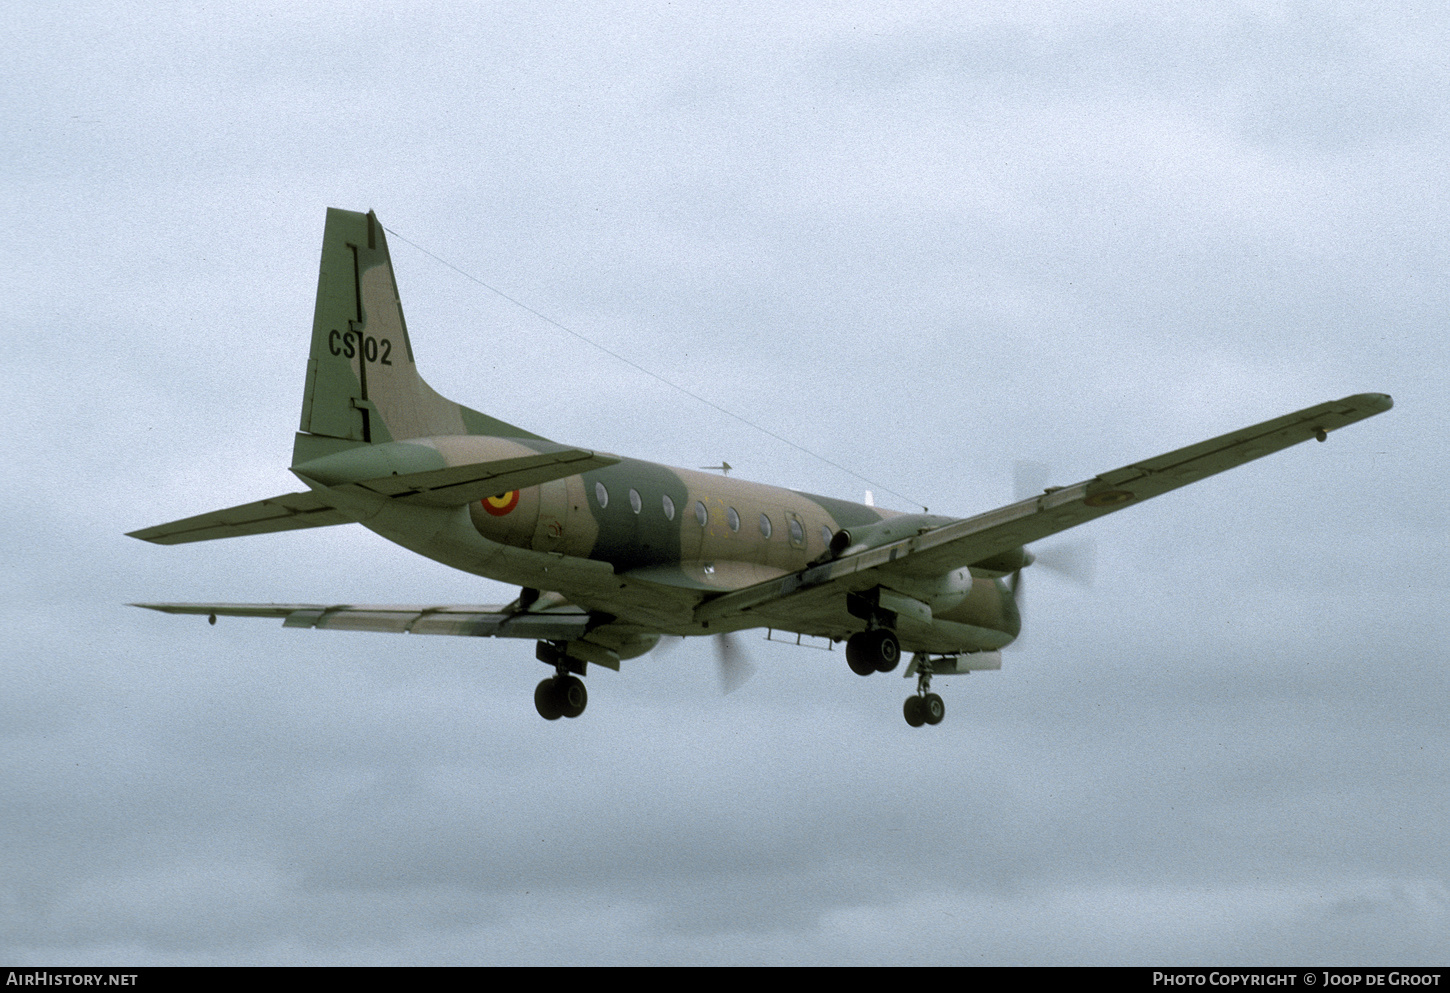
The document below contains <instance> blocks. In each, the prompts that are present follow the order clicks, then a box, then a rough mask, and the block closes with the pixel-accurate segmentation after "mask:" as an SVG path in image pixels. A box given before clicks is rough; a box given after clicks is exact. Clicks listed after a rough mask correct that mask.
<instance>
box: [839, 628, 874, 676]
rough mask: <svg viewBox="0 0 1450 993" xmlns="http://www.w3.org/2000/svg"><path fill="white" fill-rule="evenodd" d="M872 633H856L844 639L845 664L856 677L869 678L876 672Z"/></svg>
mask: <svg viewBox="0 0 1450 993" xmlns="http://www.w3.org/2000/svg"><path fill="white" fill-rule="evenodd" d="M875 633H876V632H874V631H857V632H856V633H855V634H853V635H851V637H849V638H847V639H846V664H847V665H849V666H850V667H851V671H852V672H854V673H855V674H856V675H858V676H869V675H871V674H872V673H873V672H875V671H876V652H875V648H876V645H875V642H874V641H873V639H872V637H871V636H872V635H873V634H875Z"/></svg>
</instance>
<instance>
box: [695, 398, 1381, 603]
mask: <svg viewBox="0 0 1450 993" xmlns="http://www.w3.org/2000/svg"><path fill="white" fill-rule="evenodd" d="M1392 406H1393V401H1391V399H1390V398H1389V397H1388V396H1386V395H1384V394H1382V393H1361V394H1358V395H1355V396H1349V397H1345V398H1344V399H1343V400H1334V401H1331V402H1329V403H1322V404H1319V405H1318V406H1315V407H1308V408H1306V409H1304V410H1301V411H1299V412H1297V413H1294V414H1288V415H1286V416H1284V417H1277V418H1274V419H1273V420H1271V421H1264V422H1263V423H1262V424H1255V425H1254V426H1253V427H1248V428H1243V429H1242V430H1239V431H1233V432H1230V433H1229V434H1225V435H1220V436H1219V437H1217V438H1211V439H1209V440H1208V441H1203V442H1199V443H1198V444H1196V445H1189V446H1188V447H1187V448H1180V449H1178V450H1177V451H1173V452H1169V453H1168V454H1166V455H1160V456H1158V457H1157V458H1152V459H1148V460H1146V461H1143V462H1135V463H1133V464H1132V465H1127V466H1124V467H1123V468H1121V469H1114V470H1113V471H1111V472H1105V473H1103V474H1101V475H1099V476H1094V477H1093V478H1092V479H1089V480H1086V481H1084V482H1081V483H1078V484H1076V485H1074V486H1066V487H1060V488H1053V489H1050V490H1048V491H1046V492H1044V493H1043V494H1042V495H1040V496H1036V497H1033V498H1032V499H1030V500H1022V501H1020V502H1018V503H1013V504H1008V505H1007V506H1005V507H1001V508H999V509H997V510H993V511H989V512H987V513H985V514H979V515H977V516H976V517H969V518H967V519H966V520H961V521H954V522H952V523H951V524H947V525H945V526H943V527H939V528H934V529H931V530H928V531H924V532H922V533H920V534H917V535H913V536H912V537H909V538H904V539H901V540H898V541H893V542H891V543H889V544H885V545H881V546H879V547H876V548H868V549H865V550H863V551H861V552H857V553H855V554H849V555H844V556H842V557H841V558H838V559H835V560H834V561H829V562H823V563H821V564H818V565H815V566H811V567H808V568H806V569H803V570H801V571H800V572H796V573H792V574H790V575H788V576H783V577H781V578H780V579H773V580H770V581H768V582H764V583H757V584H756V585H754V586H749V587H746V588H744V589H741V590H735V591H733V592H731V593H726V594H723V595H721V596H718V597H716V598H714V599H712V600H709V601H706V602H705V603H703V604H701V605H700V606H699V607H698V608H696V610H695V619H696V620H697V621H712V620H716V619H723V618H727V617H732V616H737V615H740V614H745V613H754V614H757V615H759V616H760V618H761V623H766V622H767V621H768V620H769V619H770V617H771V615H775V616H788V614H789V611H790V610H791V609H792V608H793V607H794V603H793V601H794V600H795V599H797V598H804V601H805V602H809V601H810V600H815V599H817V598H818V597H819V596H820V595H821V594H822V593H826V592H827V591H829V592H841V593H844V592H849V591H851V590H860V589H866V588H868V587H870V586H874V585H876V584H878V583H881V582H883V581H884V580H886V579H888V578H889V576H890V575H891V574H892V573H893V572H909V573H916V574H921V573H930V572H942V573H944V572H948V571H950V570H952V569H957V568H961V567H962V566H966V565H971V564H972V563H974V562H982V561H984V560H986V559H989V558H991V557H992V556H995V555H1000V554H1002V553H1003V552H1007V551H1010V550H1012V549H1014V548H1018V547H1020V546H1022V545H1025V544H1027V543H1029V542H1033V541H1037V540H1039V539H1041V538H1045V537H1047V536H1048V535H1050V534H1055V533H1056V532H1058V531H1063V530H1066V529H1067V528H1071V527H1076V526H1077V525H1079V524H1083V523H1086V522H1087V521H1091V520H1094V519H1095V518H1098V517H1102V516H1104V515H1106V514H1111V513H1113V512H1114V511H1117V510H1121V509H1122V508H1124V507H1127V506H1129V505H1131V504H1134V503H1139V502H1141V501H1143V500H1147V499H1149V498H1151V497H1155V496H1157V495H1159V494H1160V493H1167V492H1168V491H1169V490H1175V489H1177V488H1178V487H1180V486H1187V485H1188V484H1189V483H1195V482H1197V481H1199V480H1200V479H1206V478H1208V477H1209V476H1212V475H1215V474H1217V473H1220V472H1223V471H1224V470H1226V469H1232V468H1233V467H1234V466H1239V465H1243V464H1244V463H1245V462H1252V461H1253V460H1254V459H1258V458H1262V457H1263V456H1265V455H1269V454H1272V453H1273V452H1277V451H1280V450H1281V449H1284V448H1288V447H1289V446H1290V445H1297V444H1299V443H1300V442H1303V441H1308V440H1309V439H1310V438H1318V439H1319V440H1320V441H1323V440H1324V438H1325V436H1326V435H1327V434H1328V432H1330V431H1334V430H1337V429H1339V428H1342V427H1344V426H1345V425H1347V424H1353V423H1354V422H1355V421H1360V420H1363V419H1365V418H1366V417H1373V416H1374V415H1375V414H1379V413H1383V412H1384V411H1386V410H1389V409H1390V407H1392ZM787 603H792V607H786V606H785V605H786V604H787ZM802 605H804V603H803V604H802ZM782 610H785V611H786V613H785V614H782ZM782 626H784V625H782Z"/></svg>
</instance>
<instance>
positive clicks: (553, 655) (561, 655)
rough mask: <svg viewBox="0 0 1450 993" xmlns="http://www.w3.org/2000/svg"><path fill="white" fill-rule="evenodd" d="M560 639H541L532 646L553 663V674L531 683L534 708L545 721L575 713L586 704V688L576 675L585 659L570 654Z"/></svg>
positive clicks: (546, 661)
mask: <svg viewBox="0 0 1450 993" xmlns="http://www.w3.org/2000/svg"><path fill="white" fill-rule="evenodd" d="M564 648H565V646H564V645H563V644H562V643H559V642H547V641H541V642H539V643H538V645H536V646H535V648H534V655H535V657H536V658H538V660H539V661H540V662H543V663H546V664H548V665H552V666H553V667H554V675H552V676H550V677H549V678H548V679H545V680H544V681H542V682H541V683H539V685H538V686H536V687H534V709H536V710H537V711H538V712H539V716H540V717H542V718H543V719H544V720H546V721H557V720H558V719H559V718H561V717H578V716H579V715H580V714H582V713H584V708H585V707H587V706H588V705H589V691H588V690H586V689H585V688H584V680H582V679H580V678H579V676H576V675H574V673H576V672H577V673H579V674H580V675H582V674H583V672H584V663H583V662H580V661H579V660H578V659H575V658H571V657H570V656H569V655H568V654H567V653H566V652H565V650H564Z"/></svg>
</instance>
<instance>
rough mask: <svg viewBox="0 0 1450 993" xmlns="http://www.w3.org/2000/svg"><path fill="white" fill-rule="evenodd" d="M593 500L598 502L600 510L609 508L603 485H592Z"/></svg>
mask: <svg viewBox="0 0 1450 993" xmlns="http://www.w3.org/2000/svg"><path fill="white" fill-rule="evenodd" d="M594 499H596V500H598V501H599V509H600V510H603V509H604V508H605V507H608V506H609V491H608V490H606V489H605V488H604V484H603V483H595V484H594Z"/></svg>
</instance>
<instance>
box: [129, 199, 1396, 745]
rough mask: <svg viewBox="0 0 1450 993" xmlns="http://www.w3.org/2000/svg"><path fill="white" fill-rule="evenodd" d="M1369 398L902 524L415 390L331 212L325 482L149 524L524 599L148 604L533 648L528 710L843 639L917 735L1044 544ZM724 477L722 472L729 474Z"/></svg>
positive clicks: (315, 429)
mask: <svg viewBox="0 0 1450 993" xmlns="http://www.w3.org/2000/svg"><path fill="white" fill-rule="evenodd" d="M1391 405H1392V404H1391V400H1390V398H1389V397H1388V396H1385V395H1384V394H1380V393H1362V394H1358V395H1355V396H1349V397H1345V398H1344V399H1342V400H1334V401H1331V402H1329V403H1322V404H1319V405H1318V406H1315V407H1309V408H1307V409H1305V410H1301V411H1299V412H1298V413H1294V414H1289V415H1287V416H1284V417H1278V418H1275V419H1274V420H1270V421H1265V422H1264V423H1262V424H1257V425H1254V426H1253V427H1250V428H1245V429H1243V430H1241V431H1234V432H1232V433H1230V434H1226V435H1222V436H1221V437H1218V438H1213V439H1211V440H1209V441H1205V442H1201V443H1199V444H1197V445H1190V446H1189V447H1187V448H1181V449H1179V450H1177V451H1174V452H1170V453H1168V454H1167V455H1160V456H1158V457H1157V458H1151V459H1147V460H1146V461H1143V462H1136V463H1133V464H1132V465H1127V466H1124V467H1123V468H1121V469H1114V470H1112V471H1111V472H1104V473H1102V474H1100V475H1097V476H1094V477H1093V478H1091V479H1088V480H1085V481H1084V482H1081V483H1077V484H1076V485H1073V486H1063V487H1048V488H1047V489H1045V490H1043V491H1042V492H1040V493H1038V494H1036V495H1034V496H1032V497H1031V498H1029V499H1025V500H1019V501H1018V502H1016V503H1012V504H1009V505H1007V506H1005V507H1001V508H998V509H996V510H992V511H989V512H987V513H984V514H978V515H977V516H975V517H968V518H966V519H963V520H957V519H952V518H948V517H940V516H935V515H931V514H904V513H897V512H894V511H890V510H885V509H880V508H876V507H873V506H864V505H860V504H855V503H850V502H847V501H844V500H837V499H833V498H830V497H822V496H813V495H811V494H808V493H798V492H795V491H793V490H786V489H779V488H777V487H774V486H764V485H761V484H759V483H751V482H746V481H744V480H741V479H736V478H734V477H731V476H728V475H724V474H720V473H715V472H705V471H692V470H688V469H672V468H668V467H666V466H662V465H656V464H654V463H651V462H642V461H639V460H637V459H629V458H622V457H620V456H617V455H610V454H606V453H604V452H596V451H590V450H586V449H582V448H572V447H570V446H568V445H564V444H559V443H557V442H553V441H550V440H548V439H546V438H541V437H539V436H538V435H536V434H531V433H529V432H528V431H525V430H523V429H522V428H517V427H514V426H513V425H511V424H505V423H504V422H503V421H499V420H495V419H494V418H492V417H490V416H488V415H487V414H481V413H479V412H477V411H475V410H471V409H469V408H468V407H464V406H462V405H460V404H457V403H453V402H452V401H450V400H446V399H444V398H443V397H442V396H440V395H439V394H437V393H435V392H434V391H433V390H432V389H431V388H430V387H429V386H428V384H427V383H425V382H424V381H423V379H422V378H421V377H420V376H419V375H418V371H417V367H416V366H415V365H414V361H413V344H412V341H411V339H410V338H409V336H408V329H407V326H406V325H405V324H404V323H403V311H402V308H401V306H400V304H399V302H398V291H397V284H396V282H395V280H394V277H393V267H392V261H391V259H390V257H389V255H388V245H387V240H386V238H385V237H384V233H383V229H382V225H381V224H380V223H379V222H378V220H377V218H376V216H375V215H373V214H372V213H371V212H369V213H367V214H359V213H353V212H350V211H344V210H336V209H330V210H328V212H327V224H326V228H325V230H324V234H323V240H322V268H321V274H320V276H319V278H318V284H317V305H316V310H315V312H314V316H313V324H312V352H311V355H310V356H309V358H308V360H307V372H306V381H305V390H304V393H303V399H302V424H301V430H300V431H299V432H298V433H297V435H296V439H295V443H294V446H293V449H292V467H291V468H292V472H293V473H295V474H296V475H297V477H298V478H299V479H301V480H302V482H304V483H305V484H307V487H308V488H307V490H306V491H304V492H300V493H288V494H284V495H282V496H275V497H271V498H269V499H266V500H259V501H257V502H256V503H249V504H245V505H243V506H240V507H232V508H230V509H228V510H219V511H214V512H212V513H209V514H202V515H200V516H197V517H190V518H187V519H185V520H181V521H175V522H173V523H170V524H162V525H160V526H157V527H152V528H146V529H144V530H141V531H134V532H131V534H132V535H133V536H134V537H137V538H141V539H144V540H146V541H151V542H155V543H157V544H161V545H172V544H180V543H183V542H191V541H208V540H211V539H213V538H229V537H234V536H238V535H253V534H263V533H266V532H271V531H288V530H292V529H295V528H312V527H321V526H324V525H330V524H347V523H354V522H355V523H359V524H362V525H363V526H364V527H366V528H368V529H370V530H372V531H375V532H377V533H378V534H380V535H382V536H383V537H384V538H387V539H389V540H390V541H394V542H396V543H398V544H399V545H402V546H403V547H405V548H408V549H411V550H413V551H415V552H418V553H419V554H421V555H426V556H428V557H429V558H432V559H436V560H437V561H439V562H442V563H444V564H445V565H450V566H453V567H454V568H456V569H462V570H464V571H465V572H471V573H474V574H476V575H479V576H486V577H488V578H490V579H495V580H500V581H502V582H505V583H511V584H516V585H518V586H519V587H520V591H519V596H518V598H517V599H516V600H514V601H513V602H512V603H509V604H506V605H499V606H433V605H426V606H357V605H352V604H344V605H336V606H328V605H323V604H305V603H289V604H235V603H145V604H137V605H136V606H141V607H149V608H151V609H153V610H160V611H165V612H167V613H173V614H200V615H204V616H207V617H208V618H209V619H210V621H211V622H212V623H213V624H214V623H216V619H217V617H218V616H221V615H227V616H237V617H276V618H281V619H282V621H283V625H284V626H285V627H299V628H339V629H343V630H352V631H393V632H410V633H412V634H452V635H464V636H471V637H495V638H522V639H529V640H533V641H535V642H537V645H536V647H535V655H536V657H537V658H538V659H539V660H540V661H543V662H545V663H546V664H548V665H549V666H551V667H552V668H553V669H554V675H552V676H550V677H548V678H546V679H544V680H543V681H542V682H540V683H539V685H538V688H537V690H536V691H535V693H534V705H535V706H536V707H537V708H538V711H539V713H540V714H541V715H542V716H543V717H545V718H546V719H548V720H556V719H558V718H559V717H578V716H579V715H580V714H581V713H582V712H583V711H584V707H585V703H586V702H587V700H588V695H587V693H586V692H585V689H584V683H583V682H582V681H581V680H580V679H579V677H580V676H583V675H584V673H585V671H586V667H587V666H588V664H589V663H593V664H594V665H596V666H603V667H605V668H608V669H615V670H618V668H619V666H620V663H621V661H623V660H626V659H632V658H636V657H638V656H640V655H643V654H644V653H646V652H648V651H649V650H650V649H652V648H654V647H655V645H656V644H657V643H658V642H659V640H660V638H661V637H662V636H665V635H683V636H689V635H717V634H722V633H728V632H732V631H738V630H742V629H746V628H770V629H773V630H774V631H779V632H791V633H793V634H795V635H797V638H796V640H797V641H798V642H799V641H800V638H801V637H803V636H810V637H812V638H819V639H829V641H828V642H826V644H835V643H839V642H841V641H844V642H845V643H846V644H845V648H846V650H845V656H846V662H847V664H848V665H849V666H850V667H851V669H852V671H854V672H856V673H859V674H860V675H863V676H865V675H870V674H872V673H877V672H883V673H884V672H891V671H892V670H893V669H895V668H896V667H897V664H898V662H899V661H900V657H901V654H902V653H903V652H908V653H911V662H910V663H909V665H908V667H907V669H906V675H907V677H908V678H909V677H910V676H913V675H914V676H916V680H917V688H916V692H915V693H914V694H912V695H911V696H910V697H908V699H907V700H906V704H905V706H904V708H903V710H904V713H905V716H906V720H907V723H909V724H911V725H912V726H913V727H920V726H921V725H922V724H937V723H939V722H940V721H941V719H942V716H943V714H944V713H945V707H944V705H943V703H942V700H941V697H940V696H938V695H937V694H935V693H932V692H930V686H931V677H932V676H933V675H943V674H956V673H966V672H971V671H974V670H984V669H1000V668H1001V652H1000V650H1001V649H1002V648H1003V647H1004V646H1006V645H1007V644H1009V643H1010V642H1012V641H1013V640H1014V639H1015V638H1016V637H1017V634H1018V632H1019V630H1020V628H1021V617H1020V615H1019V613H1018V609H1017V603H1016V600H1015V596H1014V592H1015V591H1016V581H1017V577H1018V576H1019V574H1020V571H1021V570H1022V569H1024V568H1026V567H1027V566H1029V565H1031V564H1032V562H1033V555H1032V553H1031V552H1029V551H1028V550H1027V548H1026V545H1027V544H1028V543H1029V542H1033V541H1037V540H1039V539H1041V538H1043V537H1045V536H1047V535H1050V534H1053V533H1055V532H1058V531H1062V530H1064V529H1066V528H1070V527H1075V526H1077V525H1079V524H1082V523H1084V522H1086V521H1090V520H1093V519H1094V518H1097V517H1102V516H1103V515H1104V514H1110V513H1113V512H1114V511H1116V510H1121V509H1123V508H1124V507H1127V506H1129V505H1130V504H1134V503H1139V502H1141V501H1143V500H1147V499H1148V498H1150V497H1154V496H1157V495H1158V494H1160V493H1166V492H1167V491H1169V490H1172V489H1176V488H1177V487H1179V486H1184V485H1186V484H1188V483H1192V482H1196V481H1197V480H1200V479H1203V478H1205V477H1207V476H1211V475H1213V474H1215V473H1218V472H1222V471H1224V470H1225V469H1230V468H1232V467H1234V466H1237V465H1241V464H1243V463H1245V462H1249V461H1251V460H1253V459H1257V458H1259V457H1261V456H1264V455H1268V454H1269V453H1271V452H1276V451H1279V450H1280V449H1282V448H1287V447H1288V446H1290V445H1294V444H1298V443H1299V442H1302V441H1307V440H1308V439H1310V438H1317V439H1318V440H1319V441H1324V440H1325V438H1326V436H1327V435H1328V433H1329V432H1330V431H1334V430H1336V429H1338V428H1341V427H1344V426H1345V425H1346V424H1352V423H1354V422H1355V421H1358V420H1362V419H1363V418H1366V417H1371V416H1373V415H1375V414H1378V413H1382V412H1383V411H1386V410H1389V409H1390V407H1391ZM720 468H723V464H722V467H720Z"/></svg>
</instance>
